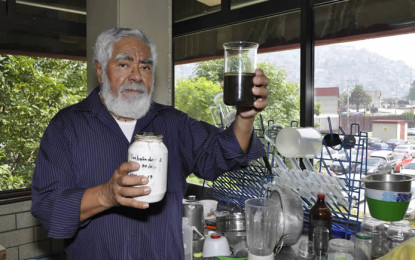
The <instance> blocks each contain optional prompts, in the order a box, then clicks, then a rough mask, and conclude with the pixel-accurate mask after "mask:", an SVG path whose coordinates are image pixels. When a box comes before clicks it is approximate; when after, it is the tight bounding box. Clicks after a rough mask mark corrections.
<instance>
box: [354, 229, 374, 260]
mask: <svg viewBox="0 0 415 260" xmlns="http://www.w3.org/2000/svg"><path fill="white" fill-rule="evenodd" d="M352 242H353V243H354V258H355V259H359V260H371V259H372V236H371V235H370V234H369V233H363V232H359V233H357V234H356V236H355V237H353V241H352Z"/></svg>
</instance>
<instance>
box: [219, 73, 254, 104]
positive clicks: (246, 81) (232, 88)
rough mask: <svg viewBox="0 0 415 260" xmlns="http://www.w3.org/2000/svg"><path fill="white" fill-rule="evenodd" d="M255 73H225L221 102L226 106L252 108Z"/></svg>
mask: <svg viewBox="0 0 415 260" xmlns="http://www.w3.org/2000/svg"><path fill="white" fill-rule="evenodd" d="M254 76H255V73H242V74H241V75H239V74H238V73H234V72H231V73H225V74H224V77H223V102H224V103H225V104H226V105H228V106H238V107H252V106H253V104H254V102H255V96H254V94H252V87H253V86H254V83H253V82H252V79H253V78H254Z"/></svg>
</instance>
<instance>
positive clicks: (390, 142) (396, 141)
mask: <svg viewBox="0 0 415 260" xmlns="http://www.w3.org/2000/svg"><path fill="white" fill-rule="evenodd" d="M386 143H387V144H388V145H389V147H390V148H392V151H393V150H394V149H395V147H396V146H398V145H400V144H406V141H405V140H402V139H389V140H387V141H386Z"/></svg>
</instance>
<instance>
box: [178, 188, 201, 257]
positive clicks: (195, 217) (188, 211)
mask: <svg viewBox="0 0 415 260" xmlns="http://www.w3.org/2000/svg"><path fill="white" fill-rule="evenodd" d="M183 217H186V218H188V219H189V225H190V226H194V227H196V228H197V230H198V231H199V232H200V233H201V234H204V232H205V230H204V228H205V223H204V218H203V204H202V203H200V202H199V201H197V200H196V196H194V195H191V196H189V197H188V199H185V200H183ZM203 242H204V239H202V238H201V237H200V236H199V235H198V234H197V233H196V232H193V252H201V251H202V250H203Z"/></svg>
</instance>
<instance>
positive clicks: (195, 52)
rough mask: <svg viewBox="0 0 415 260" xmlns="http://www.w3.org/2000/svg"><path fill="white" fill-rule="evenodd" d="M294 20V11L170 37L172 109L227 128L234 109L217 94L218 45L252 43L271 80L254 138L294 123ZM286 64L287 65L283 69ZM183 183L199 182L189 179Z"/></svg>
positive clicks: (296, 31) (220, 55)
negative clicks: (274, 127) (264, 107)
mask: <svg viewBox="0 0 415 260" xmlns="http://www.w3.org/2000/svg"><path fill="white" fill-rule="evenodd" d="M245 2H246V1H245ZM261 2H265V1H261ZM239 8H240V9H242V8H243V7H242V6H240V7H239ZM299 21H300V13H299V11H296V12H290V13H285V14H281V15H279V14H274V15H272V16H270V17H267V18H261V19H255V20H252V21H246V22H240V23H237V24H233V25H229V26H221V27H218V28H215V29H212V30H205V31H202V32H198V33H193V34H188V35H181V36H178V37H175V38H174V40H173V43H174V55H175V56H174V60H175V62H176V65H175V95H174V96H175V107H176V108H178V109H180V110H182V111H184V112H186V113H188V114H189V115H190V116H191V117H193V118H196V119H199V120H203V121H206V122H209V123H211V124H215V125H217V126H219V127H226V126H227V125H229V123H230V120H228V118H230V119H231V120H232V119H233V115H234V114H233V113H234V112H235V110H234V108H233V107H225V108H223V106H224V104H223V101H222V98H221V97H220V96H219V95H220V94H221V93H222V90H221V87H220V82H221V81H222V77H223V47H222V46H223V44H224V43H225V42H229V41H239V40H242V41H255V42H258V43H259V45H260V46H259V51H258V53H259V54H258V59H257V64H258V66H257V67H259V68H261V69H263V70H264V72H265V73H266V75H267V76H268V78H270V84H269V86H268V89H269V90H270V92H271V94H270V96H269V104H268V107H267V109H266V111H264V112H262V113H261V115H262V117H257V120H256V122H255V128H256V129H257V130H259V131H258V134H259V135H263V130H264V129H265V128H267V127H268V126H269V125H271V124H278V125H283V126H289V125H290V124H291V121H292V120H294V121H297V122H298V121H299V119H300V113H299V112H300V111H299V109H300V87H299V72H300V69H299V68H300V50H299V44H298V41H299V38H300V36H299V35H300V30H299ZM275 24H278V26H275ZM288 61H290V64H289V65H288V66H286V65H287V64H288ZM281 97H284V98H281ZM271 149H273V148H271ZM188 181H197V182H200V183H201V182H203V180H197V179H196V178H194V177H193V176H191V177H190V178H189V179H188Z"/></svg>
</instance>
